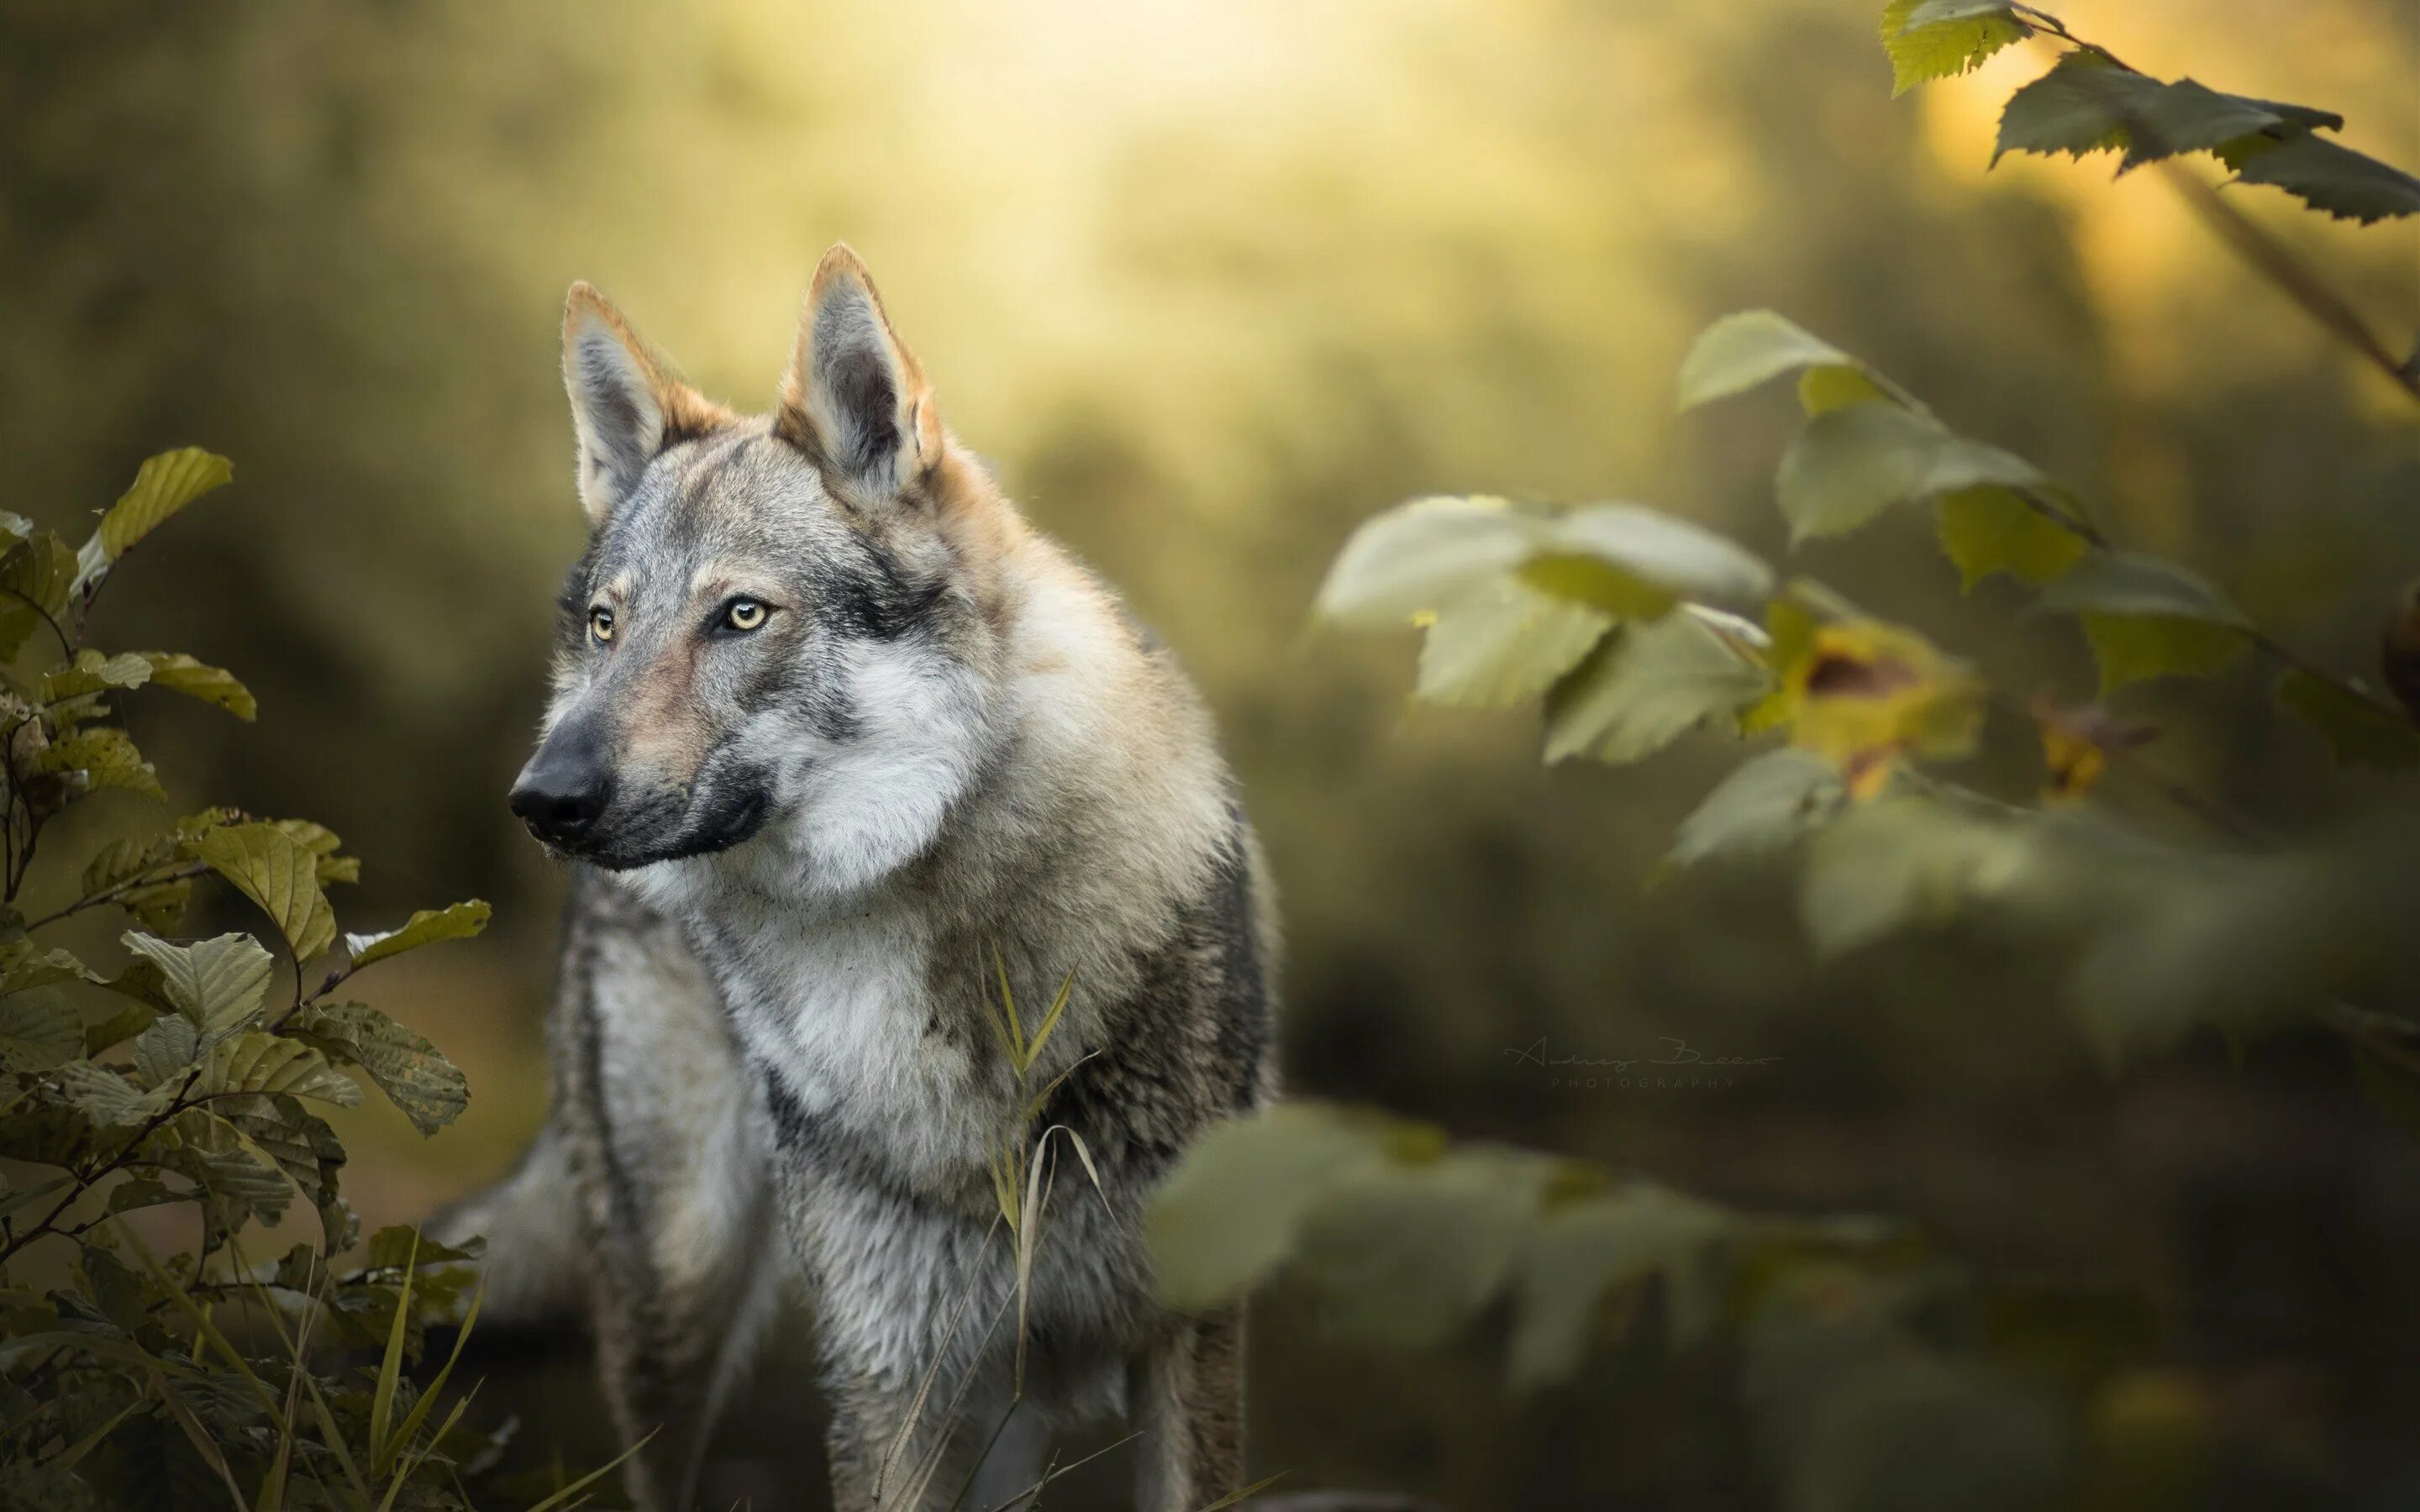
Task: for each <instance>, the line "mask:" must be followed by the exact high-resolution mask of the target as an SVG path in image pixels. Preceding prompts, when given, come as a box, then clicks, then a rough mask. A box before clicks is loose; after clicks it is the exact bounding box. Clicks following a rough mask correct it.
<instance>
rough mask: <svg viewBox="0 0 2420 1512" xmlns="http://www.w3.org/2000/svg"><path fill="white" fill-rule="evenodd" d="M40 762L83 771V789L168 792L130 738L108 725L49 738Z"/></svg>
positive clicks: (49, 766) (53, 768) (155, 794)
mask: <svg viewBox="0 0 2420 1512" xmlns="http://www.w3.org/2000/svg"><path fill="white" fill-rule="evenodd" d="M41 765H42V769H43V770H44V771H48V772H81V773H83V774H84V779H85V788H86V790H87V791H98V790H100V789H101V788H124V789H126V790H127V791H129V792H131V793H141V794H146V795H149V796H151V797H154V798H165V797H166V796H167V794H166V792H164V791H163V789H162V788H161V786H160V777H159V774H158V773H156V772H154V771H153V770H152V769H151V764H150V763H149V762H147V761H145V760H144V759H143V753H142V752H141V751H139V750H137V749H135V748H134V742H133V740H132V738H131V737H130V736H129V735H128V734H127V733H126V732H125V731H123V730H119V729H116V728H114V727H112V726H107V725H102V726H97V727H95V728H93V729H89V730H79V731H77V732H76V733H73V734H71V735H67V736H65V737H63V738H61V739H59V740H55V741H54V742H52V743H51V746H50V748H48V749H46V750H44V751H43V752H42V760H41Z"/></svg>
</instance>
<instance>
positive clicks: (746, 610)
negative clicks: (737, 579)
mask: <svg viewBox="0 0 2420 1512" xmlns="http://www.w3.org/2000/svg"><path fill="white" fill-rule="evenodd" d="M767 613H768V610H767V609H766V608H765V606H764V605H763V604H760V603H758V602H757V601H756V600H755V599H752V598H735V599H733V600H732V601H731V602H730V603H728V604H726V605H724V606H723V608H722V623H723V624H725V625H729V626H731V627H732V628H733V629H735V630H753V629H755V628H756V627H757V626H758V625H763V624H764V623H765V616H766V614H767Z"/></svg>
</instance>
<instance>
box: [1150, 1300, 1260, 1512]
mask: <svg viewBox="0 0 2420 1512" xmlns="http://www.w3.org/2000/svg"><path fill="white" fill-rule="evenodd" d="M1126 1399H1127V1401H1128V1403H1129V1407H1130V1411H1131V1412H1132V1413H1133V1417H1134V1427H1135V1429H1136V1431H1137V1432H1139V1433H1140V1434H1141V1435H1142V1438H1141V1441H1140V1443H1139V1444H1138V1445H1137V1448H1138V1450H1139V1452H1140V1456H1141V1470H1140V1481H1139V1484H1138V1486H1137V1489H1136V1493H1135V1506H1136V1507H1137V1508H1138V1512H1193V1509H1194V1508H1196V1507H1201V1506H1206V1505H1208V1504H1210V1503H1213V1502H1216V1501H1217V1500H1218V1498H1220V1497H1222V1496H1225V1495H1228V1494H1229V1493H1231V1492H1233V1491H1235V1490H1237V1489H1240V1488H1241V1487H1242V1486H1243V1484H1244V1309H1243V1306H1242V1304H1236V1305H1235V1306H1233V1307H1230V1308H1227V1309H1225V1310H1223V1311H1220V1312H1217V1313H1213V1314H1211V1315H1209V1316H1208V1317H1206V1318H1199V1319H1183V1320H1182V1321H1179V1322H1177V1323H1176V1324H1174V1325H1173V1326H1172V1327H1171V1329H1170V1330H1169V1332H1168V1333H1167V1334H1166V1335H1164V1336H1163V1337H1162V1338H1161V1339H1160V1340H1159V1341H1158V1342H1156V1343H1155V1344H1153V1345H1152V1346H1151V1347H1150V1348H1148V1349H1146V1350H1144V1351H1143V1352H1142V1354H1141V1355H1140V1357H1139V1358H1138V1359H1137V1360H1136V1362H1135V1364H1134V1365H1133V1367H1132V1368H1131V1369H1130V1370H1129V1371H1128V1373H1127V1384H1126Z"/></svg>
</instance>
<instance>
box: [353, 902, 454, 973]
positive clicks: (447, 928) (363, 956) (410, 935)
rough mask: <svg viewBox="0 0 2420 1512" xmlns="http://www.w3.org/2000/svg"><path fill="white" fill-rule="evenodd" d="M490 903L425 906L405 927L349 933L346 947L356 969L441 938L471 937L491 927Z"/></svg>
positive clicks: (430, 943) (436, 941)
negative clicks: (378, 931) (375, 931)
mask: <svg viewBox="0 0 2420 1512" xmlns="http://www.w3.org/2000/svg"><path fill="white" fill-rule="evenodd" d="M488 916H489V907H488V905H487V904H486V903H484V902H482V901H480V900H479V899H476V898H473V899H472V900H470V901H469V902H468V903H448V904H446V905H445V906H444V907H442V908H424V909H422V910H420V911H419V912H418V913H416V914H413V915H412V916H411V918H410V919H409V920H407V921H406V922H405V924H404V926H403V927H402V928H401V929H394V930H388V931H387V932H386V933H382V934H348V935H346V936H345V950H346V953H347V954H348V955H349V956H350V957H351V958H352V963H353V966H354V968H355V969H356V970H358V969H359V968H361V967H363V966H365V965H368V964H370V963H372V962H374V961H383V960H385V959H386V958H387V957H389V956H391V955H401V954H402V953H403V952H404V951H406V950H416V949H420V948H421V947H422V946H424V945H435V944H436V943H438V942H439V941H440V940H467V939H470V938H472V937H473V936H475V935H476V934H477V933H479V932H480V931H481V930H484V929H486V928H487V927H488Z"/></svg>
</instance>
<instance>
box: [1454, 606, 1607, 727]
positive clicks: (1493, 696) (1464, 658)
mask: <svg viewBox="0 0 2420 1512" xmlns="http://www.w3.org/2000/svg"><path fill="white" fill-rule="evenodd" d="M1612 625H1613V619H1612V617H1611V616H1610V615H1607V614H1606V613H1604V612H1603V611H1601V610H1599V609H1593V608H1591V607H1590V606H1589V605H1587V604H1585V603H1578V602H1575V601H1573V600H1572V599H1569V598H1564V597H1559V596H1558V595H1556V594H1549V593H1545V592H1544V591H1542V590H1540V589H1537V588H1532V587H1530V586H1528V584H1527V583H1525V582H1523V581H1522V580H1521V579H1517V578H1507V579H1504V580H1503V581H1502V582H1500V583H1498V584H1497V585H1496V586H1495V587H1494V588H1493V589H1491V590H1486V591H1482V592H1481V593H1479V594H1474V595H1472V596H1470V597H1468V598H1466V599H1464V600H1463V601H1461V602H1460V603H1457V604H1455V605H1454V606H1453V607H1452V608H1450V609H1443V610H1440V611H1439V612H1438V613H1437V616H1436V618H1435V621H1434V622H1433V623H1432V624H1431V625H1429V628H1428V638H1427V640H1425V641H1424V642H1423V643H1422V644H1421V647H1420V679H1419V698H1421V699H1422V700H1424V701H1425V702H1430V703H1437V704H1445V705H1450V706H1455V707H1461V708H1472V709H1503V708H1510V707H1512V705H1514V704H1516V703H1520V702H1526V701H1527V700H1529V699H1533V698H1536V697H1538V696H1539V695H1540V694H1542V693H1544V692H1545V691H1546V689H1547V688H1549V687H1553V686H1554V682H1555V679H1556V678H1558V677H1560V676H1561V675H1562V674H1563V673H1564V672H1566V671H1570V670H1571V668H1572V665H1573V664H1574V663H1575V662H1576V661H1578V660H1579V659H1580V658H1581V657H1582V656H1587V655H1588V651H1589V648H1590V646H1592V645H1594V644H1596V642H1597V640H1599V639H1600V638H1602V637H1603V636H1604V634H1605V632H1606V630H1607V629H1609V628H1611V627H1612Z"/></svg>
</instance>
